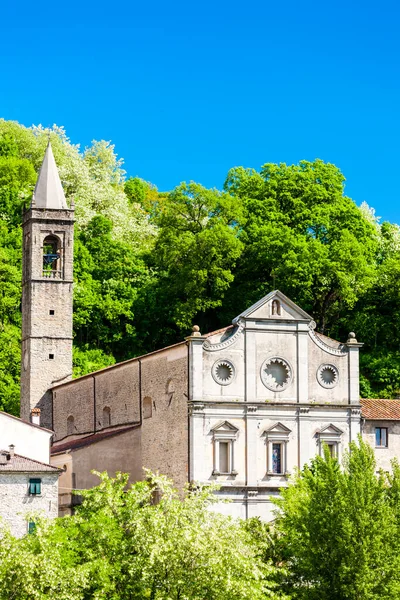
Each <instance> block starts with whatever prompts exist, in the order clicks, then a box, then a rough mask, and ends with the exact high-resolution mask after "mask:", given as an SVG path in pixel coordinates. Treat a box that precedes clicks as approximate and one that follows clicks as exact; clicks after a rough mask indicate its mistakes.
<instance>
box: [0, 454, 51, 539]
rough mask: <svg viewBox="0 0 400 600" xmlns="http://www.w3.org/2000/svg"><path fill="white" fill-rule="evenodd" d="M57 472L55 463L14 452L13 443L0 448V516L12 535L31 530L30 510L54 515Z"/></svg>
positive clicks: (48, 515) (45, 514) (19, 534)
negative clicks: (53, 464) (44, 461)
mask: <svg viewBox="0 0 400 600" xmlns="http://www.w3.org/2000/svg"><path fill="white" fill-rule="evenodd" d="M59 473H60V471H59V469H57V467H53V466H52V465H49V464H47V463H43V462H40V461H38V460H34V459H32V458H27V457H26V456H21V455H20V454H16V453H15V451H14V446H13V445H10V446H9V448H8V450H0V517H1V518H2V519H4V521H5V522H6V523H7V524H8V526H9V527H10V529H11V533H12V534H13V535H14V536H15V537H22V536H23V535H25V534H26V533H29V532H30V531H32V528H33V527H34V524H33V522H32V521H30V520H29V517H28V515H29V514H30V513H33V512H35V513H36V512H38V513H39V512H40V513H42V514H43V516H46V517H49V518H54V517H57V514H58V476H59Z"/></svg>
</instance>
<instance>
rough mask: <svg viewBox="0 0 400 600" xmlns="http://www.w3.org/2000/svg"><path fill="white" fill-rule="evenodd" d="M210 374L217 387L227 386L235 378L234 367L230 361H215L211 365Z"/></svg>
mask: <svg viewBox="0 0 400 600" xmlns="http://www.w3.org/2000/svg"><path fill="white" fill-rule="evenodd" d="M211 374H212V376H213V378H214V381H216V382H217V383H219V385H229V384H230V383H232V381H233V378H234V376H235V367H234V366H233V363H231V361H230V360H217V361H216V362H215V363H214V364H213V367H212V369H211Z"/></svg>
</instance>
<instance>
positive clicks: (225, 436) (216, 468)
mask: <svg viewBox="0 0 400 600" xmlns="http://www.w3.org/2000/svg"><path fill="white" fill-rule="evenodd" d="M222 428H223V429H222ZM237 433H238V430H237V428H236V427H234V426H233V425H231V424H230V423H228V422H227V421H225V422H224V423H222V424H220V425H218V426H217V427H215V428H214V429H213V471H212V474H213V475H217V476H218V475H231V476H232V475H233V476H236V475H237V474H238V472H237V471H236V469H235V441H236V439H237ZM221 443H227V444H228V469H227V471H224V472H222V471H221V470H220V466H221V464H220V452H219V451H220V444H221Z"/></svg>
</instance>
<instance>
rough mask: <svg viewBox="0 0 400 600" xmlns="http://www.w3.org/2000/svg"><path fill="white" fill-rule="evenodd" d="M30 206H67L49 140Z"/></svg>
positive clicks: (59, 208) (54, 207) (57, 207)
mask: <svg viewBox="0 0 400 600" xmlns="http://www.w3.org/2000/svg"><path fill="white" fill-rule="evenodd" d="M32 206H33V207H35V208H52V209H55V210H57V209H58V210H61V209H65V208H68V206H67V202H66V200H65V195H64V190H63V188H62V185H61V181H60V176H59V174H58V169H57V165H56V161H55V160H54V155H53V151H52V149H51V144H50V141H49V143H48V145H47V148H46V153H45V155H44V159H43V162H42V166H41V167H40V171H39V177H38V180H37V182H36V187H35V191H34V192H33V197H32Z"/></svg>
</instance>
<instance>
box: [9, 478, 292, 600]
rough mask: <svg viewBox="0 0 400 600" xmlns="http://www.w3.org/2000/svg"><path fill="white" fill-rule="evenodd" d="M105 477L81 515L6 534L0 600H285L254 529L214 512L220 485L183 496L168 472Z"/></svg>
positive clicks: (88, 493)
mask: <svg viewBox="0 0 400 600" xmlns="http://www.w3.org/2000/svg"><path fill="white" fill-rule="evenodd" d="M99 476H100V479H101V481H100V484H99V485H98V486H97V487H95V488H93V489H91V490H88V491H84V492H82V494H83V504H82V505H81V506H80V507H78V508H77V511H76V514H75V515H74V516H72V517H63V518H59V519H55V520H54V521H53V522H48V521H47V522H46V521H45V520H42V519H41V518H40V517H38V516H36V517H34V516H32V517H31V518H32V519H34V520H36V529H35V532H34V533H33V534H29V535H26V536H25V537H24V538H22V539H20V540H17V539H14V538H12V537H11V536H10V535H9V534H8V533H7V531H6V530H4V529H3V531H2V532H1V536H2V539H1V544H0V600H11V599H12V598H16V599H17V598H18V600H28V599H29V600H31V599H32V598H35V599H42V598H48V599H50V600H51V599H54V600H56V599H57V600H86V599H89V598H90V599H93V600H96V599H98V600H100V599H101V600H105V599H110V600H125V599H126V600H128V599H129V600H135V599H137V600H143V599H144V598H148V599H149V600H204V598H207V599H209V600H214V599H215V600H217V599H218V600H257V599H260V600H261V599H262V598H270V599H271V600H274V599H276V600H278V599H279V598H282V600H283V599H284V596H281V595H280V594H279V593H278V591H277V590H276V584H275V583H273V582H272V579H273V577H275V574H276V571H277V569H276V568H275V567H273V566H272V564H271V563H269V564H267V563H266V562H264V561H263V560H261V558H260V557H259V556H258V552H257V547H256V545H255V544H254V543H253V540H252V538H251V536H250V535H249V533H248V532H247V530H246V528H245V527H243V525H242V524H241V522H240V521H234V520H232V519H231V518H230V517H226V516H224V515H221V514H219V513H217V512H215V511H213V510H211V507H212V504H213V503H214V502H215V499H216V498H215V496H214V495H213V493H212V492H213V490H212V488H210V489H205V488H197V489H189V488H187V489H186V491H185V494H184V497H183V498H182V497H181V495H180V494H179V493H178V492H177V491H176V490H174V489H173V487H172V484H171V482H170V481H169V480H167V479H166V478H165V477H163V476H156V475H152V474H150V473H148V474H147V479H146V481H142V482H138V483H135V484H132V485H130V486H128V485H127V484H128V475H124V474H121V473H120V474H117V475H116V477H115V478H110V477H108V475H107V474H106V473H103V474H99Z"/></svg>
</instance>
